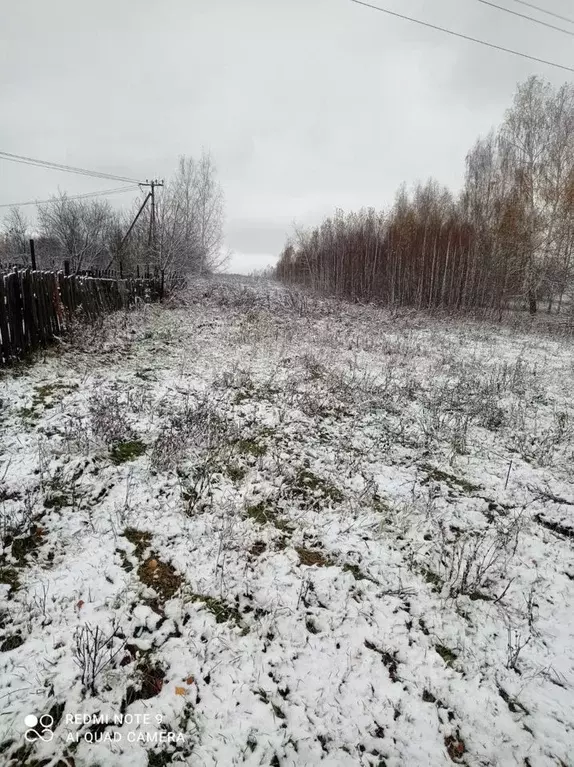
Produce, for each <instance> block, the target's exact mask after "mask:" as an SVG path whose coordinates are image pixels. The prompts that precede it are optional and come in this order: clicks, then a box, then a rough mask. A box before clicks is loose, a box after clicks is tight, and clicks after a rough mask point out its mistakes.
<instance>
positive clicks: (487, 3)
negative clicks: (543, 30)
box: [478, 0, 574, 37]
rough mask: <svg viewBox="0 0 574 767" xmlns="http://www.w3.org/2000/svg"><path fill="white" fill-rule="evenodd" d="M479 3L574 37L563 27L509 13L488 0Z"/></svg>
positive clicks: (523, 15) (506, 9)
mask: <svg viewBox="0 0 574 767" xmlns="http://www.w3.org/2000/svg"><path fill="white" fill-rule="evenodd" d="M478 2H479V3H482V4H483V5H490V7H491V8H497V9H498V10H499V11H504V12H505V13H511V14H512V15H513V16H518V17H519V18H521V19H528V21H533V22H534V23H535V24H541V25H542V26H543V27H548V29H555V30H556V31H557V32H563V33H564V34H565V35H571V36H572V37H574V32H572V31H571V30H569V29H564V28H563V27H557V26H556V25H554V24H547V23H546V22H545V21H541V20H540V19H535V18H534V16H528V15H527V14H525V13H518V12H517V11H511V10H510V8H505V7H504V6H502V5H496V3H490V2H489V0H478Z"/></svg>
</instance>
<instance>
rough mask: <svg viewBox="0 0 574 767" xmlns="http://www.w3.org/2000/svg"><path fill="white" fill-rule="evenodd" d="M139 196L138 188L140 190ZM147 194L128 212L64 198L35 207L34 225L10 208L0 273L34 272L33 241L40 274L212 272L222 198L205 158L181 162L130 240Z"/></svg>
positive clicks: (0, 239)
mask: <svg viewBox="0 0 574 767" xmlns="http://www.w3.org/2000/svg"><path fill="white" fill-rule="evenodd" d="M136 191H137V188H136ZM148 191H149V188H145V187H144V189H143V191H142V193H141V195H140V197H139V198H138V199H136V200H135V201H134V203H133V205H132V206H131V207H130V209H129V210H125V211H121V210H118V209H116V208H114V207H113V206H112V205H111V204H110V203H109V202H108V201H107V200H97V199H74V198H72V197H69V196H68V195H67V194H65V193H60V194H58V195H54V196H53V197H52V198H51V200H50V201H49V202H48V203H45V204H40V205H38V210H37V221H36V223H35V224H34V225H32V223H31V221H30V220H28V219H27V217H26V215H25V214H24V213H23V212H22V209H21V208H17V207H15V208H11V209H10V210H9V212H8V214H7V215H6V217H5V218H4V226H3V232H2V233H1V234H0V270H1V267H2V266H4V267H11V266H13V265H17V266H19V267H26V266H30V265H31V262H30V251H29V239H30V238H31V237H33V238H34V241H35V250H36V262H37V266H38V268H39V269H49V270H56V271H57V270H59V269H61V268H62V265H63V263H64V261H69V263H70V269H71V272H72V273H73V274H77V273H80V272H82V271H86V270H91V271H95V270H108V269H112V268H113V269H116V270H117V271H118V272H120V271H121V272H122V273H123V274H130V273H131V274H135V273H136V270H137V267H139V271H140V273H141V274H142V275H143V274H144V273H145V272H147V271H149V272H150V273H151V274H155V273H160V272H166V273H167V272H169V273H171V274H172V275H174V274H180V275H184V276H185V275H189V274H196V273H207V272H210V271H213V270H214V269H216V268H217V267H218V266H219V265H220V263H221V260H222V253H221V246H222V241H223V215H224V209H223V193H222V189H221V186H220V184H219V182H218V181H217V174H216V168H215V165H214V162H213V160H212V158H211V156H210V155H209V154H208V153H205V152H204V153H203V154H202V155H201V157H200V158H199V159H194V158H191V157H181V158H180V160H179V164H178V167H177V169H176V172H175V173H174V174H173V176H172V177H171V178H170V179H168V180H167V181H166V182H165V184H164V186H161V187H158V188H157V189H156V194H155V206H154V208H153V210H152V206H151V201H149V200H148V202H147V204H146V205H145V207H144V209H143V211H142V212H141V215H140V216H139V218H138V219H137V222H136V224H135V225H134V227H133V229H132V230H131V232H130V234H129V236H128V237H127V239H126V238H125V235H126V234H127V232H128V230H129V229H130V226H131V225H132V223H133V221H134V219H135V218H136V215H137V213H138V211H139V210H140V207H141V205H142V203H143V202H144V200H145V198H146V196H147V194H148Z"/></svg>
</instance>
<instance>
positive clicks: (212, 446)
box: [151, 398, 236, 471]
mask: <svg viewBox="0 0 574 767" xmlns="http://www.w3.org/2000/svg"><path fill="white" fill-rule="evenodd" d="M235 434H236V429H235V427H234V425H233V424H232V423H230V422H229V421H227V420H225V419H224V418H222V417H221V416H220V415H219V413H218V412H217V409H216V406H215V405H214V404H213V403H211V402H209V401H208V399H207V398H204V399H203V400H201V401H200V402H199V403H198V404H197V405H196V406H195V407H193V406H186V407H185V408H184V409H182V410H181V411H179V412H175V413H172V414H171V415H169V416H168V420H167V423H166V424H165V425H164V426H163V427H162V428H161V430H160V432H159V434H158V436H157V438H156V440H155V442H154V444H153V447H152V452H151V462H152V465H153V466H154V467H155V468H157V469H159V470H160V471H165V470H166V469H169V468H173V467H174V466H176V465H177V464H178V463H179V462H180V461H181V460H182V458H183V456H184V454H185V452H186V451H187V450H188V449H189V448H193V449H194V450H195V451H196V452H198V453H199V452H201V451H204V450H206V451H211V450H217V449H219V448H221V447H223V446H225V445H226V444H228V443H229V442H230V441H231V440H232V439H233V438H234V436H235Z"/></svg>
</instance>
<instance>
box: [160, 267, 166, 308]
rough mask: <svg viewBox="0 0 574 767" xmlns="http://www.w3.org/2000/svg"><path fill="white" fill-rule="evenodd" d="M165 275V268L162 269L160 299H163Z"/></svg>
mask: <svg viewBox="0 0 574 767" xmlns="http://www.w3.org/2000/svg"><path fill="white" fill-rule="evenodd" d="M164 277H165V269H162V270H161V285H160V289H159V300H160V301H163V284H164Z"/></svg>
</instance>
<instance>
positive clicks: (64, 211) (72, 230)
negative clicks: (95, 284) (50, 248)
mask: <svg viewBox="0 0 574 767" xmlns="http://www.w3.org/2000/svg"><path fill="white" fill-rule="evenodd" d="M38 221H39V225H40V232H41V234H42V236H43V237H45V238H47V239H49V240H51V241H53V242H56V243H58V246H59V248H60V252H61V255H62V258H65V259H69V261H70V265H71V269H72V271H73V272H78V271H80V270H82V269H93V268H98V267H102V266H104V265H105V262H106V261H107V260H108V256H109V253H110V249H111V244H112V239H113V237H114V234H115V233H116V228H117V214H116V213H115V212H114V210H113V209H112V207H111V205H110V204H109V203H108V202H105V201H101V200H89V201H87V200H73V199H70V198H68V196H67V195H66V194H63V193H60V194H59V195H58V196H54V197H52V199H51V200H50V202H48V203H46V204H45V205H41V206H40V207H39V209H38Z"/></svg>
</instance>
